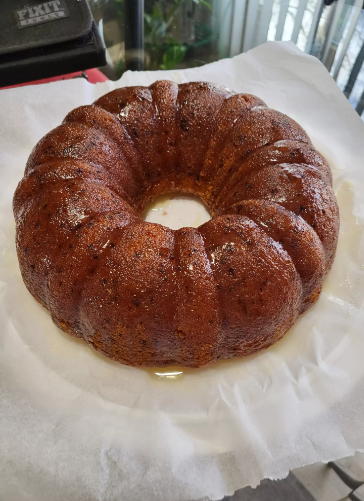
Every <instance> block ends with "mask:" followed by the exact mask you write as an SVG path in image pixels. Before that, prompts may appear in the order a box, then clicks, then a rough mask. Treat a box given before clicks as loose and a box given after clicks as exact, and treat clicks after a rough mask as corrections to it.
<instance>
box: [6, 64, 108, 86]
mask: <svg viewBox="0 0 364 501" xmlns="http://www.w3.org/2000/svg"><path fill="white" fill-rule="evenodd" d="M85 73H86V74H87V76H88V81H89V82H90V83H98V82H106V80H108V78H107V77H106V76H105V75H104V74H103V73H101V71H99V70H97V69H96V68H94V69H91V70H86V72H85ZM80 75H82V71H76V72H74V73H67V75H59V76H57V77H50V78H43V79H42V80H35V81H34V82H25V83H21V84H18V85H10V86H9V87H2V88H3V89H12V88H13V87H24V86H25V85H37V84H43V83H49V82H57V81H58V80H68V79H70V78H74V77H77V76H80Z"/></svg>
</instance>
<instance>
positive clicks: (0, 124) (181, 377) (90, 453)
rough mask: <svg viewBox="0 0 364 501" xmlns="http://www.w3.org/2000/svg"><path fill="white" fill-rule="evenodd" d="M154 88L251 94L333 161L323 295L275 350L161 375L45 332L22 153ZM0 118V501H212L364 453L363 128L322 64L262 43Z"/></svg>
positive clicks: (9, 108)
mask: <svg viewBox="0 0 364 501" xmlns="http://www.w3.org/2000/svg"><path fill="white" fill-rule="evenodd" d="M160 78H169V79H173V80H176V81H177V82H186V81H193V80H206V81H212V82H217V83H220V84H223V85H226V86H228V87H230V88H232V89H234V90H235V91H239V92H250V93H254V94H256V95H257V96H259V97H261V98H262V99H263V100H265V101H266V102H267V104H268V105H269V106H271V107H273V108H276V109H278V110H280V111H282V112H284V113H287V114H288V115H289V116H291V117H292V118H294V119H295V120H297V121H298V123H299V124H301V125H302V126H303V127H304V128H305V129H306V130H307V132H308V134H309V135H310V137H311V138H312V140H313V143H314V144H315V146H316V147H317V148H318V150H319V151H320V152H322V153H323V154H324V155H325V156H326V158H327V159H328V160H329V162H330V164H331V166H332V169H333V175H334V180H335V181H334V187H335V192H336V194H337V197H338V201H339V205H340V211H341V231H340V238H339V246H338V251H337V258H336V261H335V263H334V266H333V269H332V270H331V272H330V274H329V275H328V277H327V278H326V280H325V284H324V288H323V292H322V295H321V297H320V300H319V301H318V303H317V304H316V305H315V306H314V307H313V308H312V309H311V310H309V311H308V312H307V313H306V314H305V315H303V316H301V317H300V319H299V320H298V322H297V323H296V324H295V326H294V327H293V328H292V329H291V331H290V332H289V334H288V335H287V336H286V337H285V339H284V340H283V341H282V342H280V343H278V344H277V345H275V346H273V347H272V348H270V349H269V350H267V351H266V352H264V353H262V354H259V355H256V356H252V357H249V358H248V359H245V360H239V361H233V362H221V363H219V364H216V365H213V366H211V367H209V368H207V369H203V370H195V371H193V370H189V371H185V370H183V369H180V370H179V372H182V374H176V373H174V370H173V369H170V370H169V371H167V372H170V373H171V374H170V375H165V376H162V377H160V376H157V375H156V374H155V373H154V372H153V371H146V370H140V369H135V368H130V367H126V366H122V365H119V364H117V363H113V362H111V361H109V360H107V359H106V358H104V357H102V356H100V355H97V354H96V353H95V352H94V351H91V349H89V348H88V347H87V346H86V344H85V343H83V342H80V341H77V340H74V339H72V338H71V337H69V336H67V335H66V334H63V333H62V332H61V331H60V330H58V329H57V328H56V327H55V326H54V325H53V324H52V322H51V319H50V317H49V315H48V314H47V312H46V311H45V310H44V309H43V308H42V307H41V306H39V305H38V304H37V303H36V301H35V300H34V299H33V298H32V297H31V296H30V294H29V293H28V292H27V290H26V288H25V286H24V285H23V282H22V279H21V276H20V272H19V268H18V262H17V258H16V253H15V244H14V220H13V216H12V210H11V202H12V197H13V193H14V190H15V187H16V184H17V182H18V181H19V180H20V179H21V177H22V175H23V171H24V165H25V162H26V160H27V157H28V155H29V153H30V151H31V148H32V147H33V146H34V145H35V143H36V142H37V141H38V140H39V139H40V138H41V137H42V136H43V135H44V134H45V133H46V132H48V131H49V130H50V129H51V128H53V127H55V126H57V125H58V124H60V122H61V120H62V119H63V117H64V116H65V115H66V113H68V112H69V111H70V110H71V109H73V108H74V107H76V106H79V105H82V104H88V103H91V102H93V101H94V100H95V99H96V98H98V97H99V96H101V95H102V94H104V93H106V92H107V91H110V90H112V89H114V88H116V87H121V86H124V85H135V84H142V85H148V84H150V83H152V82H154V81H155V80H157V79H160ZM0 110H1V111H0V113H1V120H0V175H1V183H0V203H1V212H0V298H1V299H0V391H1V401H0V406H1V414H0V499H2V500H6V501H12V500H14V501H23V500H34V501H43V500H44V501H49V500H52V501H58V500H59V501H65V500H67V501H73V500H82V501H84V500H88V501H93V500H112V501H113V500H115V501H116V500H121V499H122V500H123V501H124V500H133V501H138V500H142V499H143V500H145V499H147V500H158V501H163V500H169V501H177V500H191V499H198V498H203V497H209V498H211V499H220V498H222V497H223V496H224V495H226V494H229V493H230V494H231V493H232V492H233V491H235V490H236V489H238V488H240V487H243V486H245V485H252V486H255V485H257V484H258V483H259V481H260V480H261V479H262V478H264V477H270V478H282V477H284V476H285V475H287V473H288V470H289V469H292V468H295V467H298V466H302V465H305V464H308V463H312V462H317V461H328V460H331V459H336V458H338V457H342V456H347V455H350V454H352V453H353V452H354V451H355V449H361V448H364V426H363V421H364V420H363V417H364V363H363V360H364V312H363V309H362V305H363V296H364V244H363V224H364V167H363V159H364V124H363V123H362V122H361V120H360V118H359V116H358V115H357V114H356V113H355V111H354V110H353V109H352V108H351V106H350V105H349V103H348V102H347V100H346V99H345V97H344V96H343V95H342V93H341V92H340V90H339V89H338V88H337V86H336V84H335V82H334V81H333V80H332V79H331V77H330V76H329V74H328V73H327V71H326V69H325V68H324V67H323V65H322V64H321V63H320V62H319V61H318V60H316V59H315V58H313V57H310V56H307V55H305V54H304V53H302V52H300V51H299V50H298V49H297V48H296V47H295V46H294V45H293V44H292V43H284V42H279V43H271V42H269V43H266V44H264V45H263V46H260V47H258V48H256V49H253V50H252V51H250V52H248V53H247V54H243V55H239V56H237V57H235V58H233V59H230V60H223V61H220V62H217V63H213V64H210V65H207V66H204V67H201V68H197V69H188V70H183V71H169V72H146V73H126V74H125V75H123V77H122V78H121V79H120V80H119V81H118V82H107V83H102V84H97V85H92V84H89V83H87V82H85V81H84V80H73V81H70V80H68V81H62V82H56V83H51V84H46V85H41V86H29V87H22V88H18V89H10V90H3V91H0ZM155 372H159V373H163V371H155ZM164 372H166V371H164ZM177 372H178V371H177Z"/></svg>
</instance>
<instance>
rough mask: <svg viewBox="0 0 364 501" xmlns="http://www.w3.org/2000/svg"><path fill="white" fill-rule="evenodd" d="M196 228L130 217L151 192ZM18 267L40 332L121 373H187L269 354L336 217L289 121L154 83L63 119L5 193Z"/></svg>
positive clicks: (323, 167) (319, 274)
mask: <svg viewBox="0 0 364 501" xmlns="http://www.w3.org/2000/svg"><path fill="white" fill-rule="evenodd" d="M170 192H180V193H195V194H197V195H199V196H200V197H201V198H202V200H203V201H204V202H205V204H206V205H207V207H208V208H209V210H210V212H211V214H212V216H213V217H212V219H211V220H210V221H208V222H207V223H205V224H203V225H202V226H200V227H199V228H197V229H195V228H181V229H179V230H176V231H174V230H171V229H169V228H166V227H163V226H161V225H158V224H154V223H147V222H145V221H143V220H142V219H141V217H140V214H141V213H142V211H143V208H144V207H145V205H146V203H148V202H149V201H150V200H152V199H153V198H154V197H156V196H157V195H160V194H162V193H170ZM14 214H15V219H16V229H17V231H16V243H17V252H18V258H19V264H20V269H21V272H22V276H23V279H24V282H25V284H26V286H27V288H28V289H29V291H30V292H31V294H32V295H33V296H34V297H35V298H36V299H37V300H38V301H39V302H40V303H41V304H42V305H43V306H44V307H45V308H47V309H48V310H49V311H50V313H51V315H52V319H53V321H54V322H55V324H56V325H57V326H58V327H60V328H61V329H62V330H64V331H65V332H68V333H69V334H72V335H74V336H77V337H80V338H84V339H85V340H86V341H87V342H88V343H89V344H90V345H92V346H93V347H94V348H96V349H97V350H99V351H101V352H102V353H104V354H105V355H106V356H108V357H110V358H112V359H114V360H117V361H119V362H122V363H125V364H130V365H134V366H163V365H172V364H173V365H176V364H177V365H183V366H189V367H201V366H204V365H207V364H209V363H211V362H214V361H216V360H218V359H221V358H231V357H241V356H245V355H249V354H251V353H255V352H258V351H260V350H262V349H265V348H267V347H268V346H270V345H272V344H273V343H275V342H276V341H278V340H279V339H281V338H282V337H283V335H284V334H285V333H286V332H287V331H288V329H289V328H290V327H291V326H292V324H293V323H294V322H295V320H296V319H297V316H298V315H299V314H300V313H302V312H303V311H305V310H306V309H307V308H309V307H310V306H311V305H312V304H313V303H314V302H315V301H316V300H317V299H318V297H319V294H320V291H321V287H322V281H323V278H324V276H325V274H326V273H327V272H328V270H329V269H330V267H331V265H332V262H333V259H334V255H335V250H336V244H337V237H338V230H339V213H338V206H337V203H336V199H335V196H334V193H333V190H332V177H331V171H330V168H329V166H328V164H327V162H326V160H325V159H324V158H323V157H322V156H321V155H320V154H319V153H318V152H317V151H316V150H315V149H314V147H313V146H312V143H311V141H310V139H309V138H308V136H307V134H306V133H305V132H304V130H303V129H302V128H301V127H300V126H299V125H298V124H297V123H296V122H294V121H293V120H292V119H290V118H289V117H287V116H286V115H283V114H282V113H279V112H278V111H274V110H272V109H270V108H268V107H267V106H266V105H265V104H264V103H263V101H261V100H260V99H259V98H257V97H255V96H252V95H247V94H235V93H233V92H231V91H230V90H228V89H225V88H223V87H221V86H219V85H215V84H211V83H202V82H194V83H187V84H181V85H177V84H175V83H173V82H169V81H158V82H156V83H155V84H153V85H151V86H150V87H149V88H147V87H126V88H122V89H117V90H115V91H113V92H110V93H109V94H106V95H105V96H103V97H102V98H100V99H99V100H98V101H96V102H95V103H94V104H93V105H90V106H82V107H80V108H77V109H75V110H74V111H72V112H71V113H69V114H68V115H67V116H66V118H65V119H64V121H63V123H62V125H60V126H59V127H57V128H56V129H54V130H53V131H51V132H50V133H49V134H47V135H46V136H45V137H44V138H43V139H42V140H41V141H40V142H39V143H38V144H37V145H36V146H35V148H34V150H33V152H32V153H31V155H30V157H29V160H28V162H27V165H26V169H25V175H24V178H23V180H22V181H21V182H20V183H19V186H18V188H17V190H16V193H15V196H14Z"/></svg>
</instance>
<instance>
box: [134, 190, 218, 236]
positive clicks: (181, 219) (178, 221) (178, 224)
mask: <svg viewBox="0 0 364 501" xmlns="http://www.w3.org/2000/svg"><path fill="white" fill-rule="evenodd" d="M142 217H143V219H144V221H148V222H150V223H158V224H163V226H167V227H168V228H171V229H172V230H178V229H179V228H183V227H186V226H190V227H192V228H197V227H198V226H200V225H201V224H203V223H206V221H209V220H210V219H211V216H210V213H209V211H208V210H207V207H206V205H205V204H204V203H203V202H202V200H201V198H200V197H198V196H196V195H178V194H173V193H172V194H171V193H169V194H166V195H160V196H159V197H156V198H155V199H154V200H153V202H150V203H149V204H147V206H146V207H145V209H144V211H143V214H142Z"/></svg>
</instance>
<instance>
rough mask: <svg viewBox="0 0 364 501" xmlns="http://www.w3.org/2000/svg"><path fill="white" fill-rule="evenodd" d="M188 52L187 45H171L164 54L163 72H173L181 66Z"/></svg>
mask: <svg viewBox="0 0 364 501" xmlns="http://www.w3.org/2000/svg"><path fill="white" fill-rule="evenodd" d="M186 50H187V46H186V45H171V46H170V47H168V49H167V50H166V52H165V53H164V54H163V64H161V69H162V70H172V69H173V68H175V67H176V66H177V64H179V63H180V62H181V61H182V60H183V58H184V57H185V54H186Z"/></svg>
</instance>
